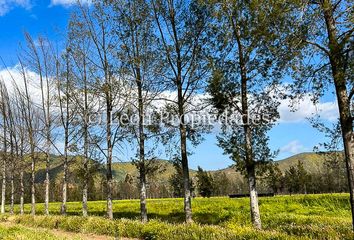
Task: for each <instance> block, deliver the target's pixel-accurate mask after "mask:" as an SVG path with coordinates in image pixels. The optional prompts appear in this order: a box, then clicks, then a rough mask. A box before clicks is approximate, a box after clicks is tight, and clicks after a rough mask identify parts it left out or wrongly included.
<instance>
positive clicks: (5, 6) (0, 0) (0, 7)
mask: <svg viewBox="0 0 354 240" xmlns="http://www.w3.org/2000/svg"><path fill="white" fill-rule="evenodd" d="M31 6H32V4H31V0H0V17H1V16H4V15H6V14H7V13H8V12H9V11H11V10H12V9H13V8H15V7H22V8H25V9H30V8H31Z"/></svg>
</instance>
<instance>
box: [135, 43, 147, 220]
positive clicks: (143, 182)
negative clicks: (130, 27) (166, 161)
mask: <svg viewBox="0 0 354 240" xmlns="http://www.w3.org/2000/svg"><path fill="white" fill-rule="evenodd" d="M137 46H138V45H137ZM136 72H137V86H138V98H139V99H138V104H139V106H138V107H139V157H140V163H139V170H140V214H141V221H142V222H143V223H145V222H147V221H148V216H147V209H146V169H145V135H144V101H143V94H142V88H143V86H142V79H141V74H140V68H139V67H137V68H136Z"/></svg>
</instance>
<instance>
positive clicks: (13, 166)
mask: <svg viewBox="0 0 354 240" xmlns="http://www.w3.org/2000/svg"><path fill="white" fill-rule="evenodd" d="M14 171H15V165H14V160H13V159H12V163H11V177H10V178H11V197H10V214H14V206H15V181H14V174H15V173H14Z"/></svg>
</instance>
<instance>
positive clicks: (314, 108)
mask: <svg viewBox="0 0 354 240" xmlns="http://www.w3.org/2000/svg"><path fill="white" fill-rule="evenodd" d="M289 105H290V101H289V100H283V101H282V102H281V104H280V106H279V109H278V110H279V114H280V119H279V122H280V123H298V122H305V121H307V118H310V117H314V116H315V115H316V114H318V115H319V116H320V118H321V119H323V120H328V121H331V122H333V121H336V120H337V119H338V106H337V103H336V102H335V101H333V102H319V103H317V104H314V103H313V102H312V100H311V97H310V96H305V97H304V98H303V99H302V100H301V101H299V102H298V103H297V105H296V106H295V108H296V111H292V110H291V107H289Z"/></svg>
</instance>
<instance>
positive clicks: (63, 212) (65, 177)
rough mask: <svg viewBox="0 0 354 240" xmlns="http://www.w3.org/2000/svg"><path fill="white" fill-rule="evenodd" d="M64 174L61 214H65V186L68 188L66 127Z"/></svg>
mask: <svg viewBox="0 0 354 240" xmlns="http://www.w3.org/2000/svg"><path fill="white" fill-rule="evenodd" d="M64 145H65V146H64V166H63V168H64V175H63V188H62V203H61V214H62V215H66V201H67V188H68V180H67V178H68V129H67V128H66V129H65V144H64Z"/></svg>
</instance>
